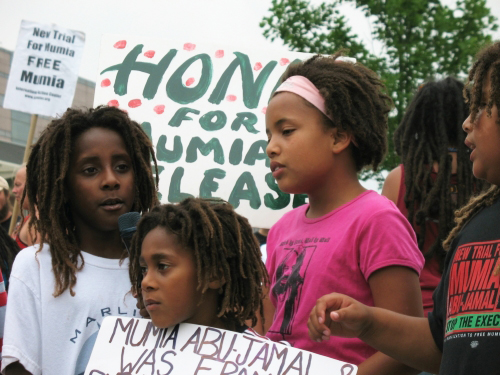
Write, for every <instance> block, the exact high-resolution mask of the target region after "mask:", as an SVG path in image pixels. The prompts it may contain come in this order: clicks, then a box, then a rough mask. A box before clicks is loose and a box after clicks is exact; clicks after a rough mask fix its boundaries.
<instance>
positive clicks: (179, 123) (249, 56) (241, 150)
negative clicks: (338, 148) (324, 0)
mask: <svg viewBox="0 0 500 375" xmlns="http://www.w3.org/2000/svg"><path fill="white" fill-rule="evenodd" d="M309 56H310V55H309V54H303V53H298V52H286V53H283V52H275V51H262V50H258V49H255V48H252V47H251V46H241V48H237V49H230V48H225V46H222V45H218V44H216V43H212V44H209V43H206V44H200V43H192V42H191V41H183V42H176V41H171V40H157V39H144V38H140V37H123V36H116V35H105V36H104V37H103V39H102V45H101V54H100V61H99V74H100V75H99V78H98V79H97V87H96V93H95V101H94V104H95V105H96V106H97V105H100V104H108V105H113V106H118V107H120V108H122V109H124V110H126V111H128V113H129V115H130V117H131V118H132V119H133V120H135V121H137V122H139V123H140V124H143V127H144V128H145V129H146V130H147V132H148V133H149V134H150V137H151V139H152V142H153V145H154V147H155V150H156V156H157V159H158V162H159V166H160V167H161V171H160V193H161V196H162V197H161V200H162V202H163V203H166V202H178V201H180V200H182V199H183V198H185V197H187V196H190V195H191V196H201V197H218V198H223V199H225V200H227V201H228V202H230V203H231V204H232V205H233V206H234V207H235V208H236V210H237V211H238V212H239V213H240V214H242V215H243V216H245V217H247V218H248V219H249V221H250V223H251V224H252V226H254V227H261V228H270V227H271V226H272V225H273V224H274V223H275V222H276V221H277V220H278V219H279V218H281V216H282V215H283V213H284V212H286V211H289V210H291V209H292V208H293V207H296V206H298V205H300V204H302V203H304V202H305V197H304V196H290V195H288V194H284V193H282V192H281V191H280V190H279V189H278V186H277V184H276V181H275V180H274V178H273V177H272V174H271V171H270V169H269V164H270V163H269V159H268V157H267V155H266V145H267V136H266V131H265V111H266V108H267V103H268V100H269V97H270V95H271V93H272V92H274V90H275V88H276V85H277V83H278V81H279V79H280V77H281V75H282V74H283V72H284V71H285V69H286V68H287V67H288V66H289V64H290V63H292V62H293V61H295V60H304V59H306V58H308V57H309Z"/></svg>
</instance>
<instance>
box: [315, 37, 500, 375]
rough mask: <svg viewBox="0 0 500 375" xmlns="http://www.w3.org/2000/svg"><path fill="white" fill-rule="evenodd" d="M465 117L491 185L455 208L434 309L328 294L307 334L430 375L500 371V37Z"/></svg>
mask: <svg viewBox="0 0 500 375" xmlns="http://www.w3.org/2000/svg"><path fill="white" fill-rule="evenodd" d="M468 83H469V84H470V83H472V89H471V91H470V93H469V94H468V95H470V115H469V117H468V118H467V119H466V120H465V122H464V124H463V129H464V130H465V132H466V133H467V138H466V139H465V144H466V145H467V146H468V147H469V148H470V149H471V151H472V152H471V154H470V159H471V160H472V164H473V167H472V170H473V173H474V176H475V177H477V178H480V179H483V180H486V181H488V182H489V183H491V184H492V185H493V186H492V187H491V188H490V189H489V190H488V191H487V192H486V193H484V194H482V195H479V196H477V197H474V198H472V199H471V200H470V201H469V203H468V204H467V205H466V206H465V207H463V208H462V209H460V210H459V211H457V213H456V218H455V221H456V223H457V225H456V227H455V228H454V229H453V230H452V231H451V232H450V234H449V236H448V238H447V239H446V240H445V242H444V244H443V246H444V248H445V249H446V250H448V249H449V252H448V253H447V255H446V260H445V268H444V272H443V277H442V279H441V282H440V284H439V286H438V288H437V289H436V291H435V292H434V310H433V311H432V312H431V313H430V314H429V316H428V318H427V319H426V318H415V317H409V316H404V315H401V314H396V313H394V312H392V311H388V310H384V309H377V308H373V307H368V306H366V305H364V304H362V303H360V302H358V301H356V300H354V299H352V298H350V297H347V296H343V295H340V294H330V295H326V296H324V297H323V298H321V299H320V300H319V301H318V303H317V304H316V307H315V308H314V310H313V311H312V312H311V316H310V320H309V334H310V336H311V338H312V339H315V340H319V341H321V340H326V339H328V338H329V336H330V333H331V334H334V335H340V336H344V337H359V338H361V339H362V340H363V341H365V342H366V343H368V344H370V345H372V346H373V347H375V348H377V349H379V350H381V351H383V352H385V353H386V354H389V355H390V356H392V357H394V358H397V359H398V360H400V361H402V362H405V363H407V364H408V365H411V366H413V367H416V368H420V369H422V370H424V371H428V372H431V373H433V374H435V373H438V372H439V374H446V375H448V374H450V375H451V374H453V375H462V374H497V373H498V369H499V368H500V356H499V355H498V351H499V349H500V335H499V331H498V329H499V327H500V303H499V302H500V298H499V295H500V293H499V291H500V200H499V197H500V188H499V187H498V186H499V184H500V167H499V165H500V148H499V147H498V145H499V144H500V118H499V116H498V108H499V107H500V42H496V43H494V44H493V45H491V46H489V47H487V48H485V49H484V50H483V51H481V52H480V53H479V55H478V58H477V61H476V62H475V63H474V65H473V66H472V69H471V71H470V72H469V78H468Z"/></svg>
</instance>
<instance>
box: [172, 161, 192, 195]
mask: <svg viewBox="0 0 500 375" xmlns="http://www.w3.org/2000/svg"><path fill="white" fill-rule="evenodd" d="M183 176H184V168H182V167H177V168H175V171H174V173H173V174H172V178H171V179H170V188H169V189H168V201H169V202H173V203H176V202H180V201H182V200H183V199H186V198H190V197H192V195H191V194H188V193H182V192H181V181H182V177H183Z"/></svg>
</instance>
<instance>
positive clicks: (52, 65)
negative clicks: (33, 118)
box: [3, 21, 85, 117]
mask: <svg viewBox="0 0 500 375" xmlns="http://www.w3.org/2000/svg"><path fill="white" fill-rule="evenodd" d="M84 44H85V34H84V33H82V32H80V31H74V30H68V29H65V28H62V27H59V26H56V25H50V26H49V25H42V24H38V23H36V22H29V21H22V22H21V29H20V31H19V37H18V39H17V47H16V50H15V51H14V56H13V58H12V64H11V67H10V73H9V80H8V82H7V89H6V91H5V98H4V103H3V106H4V108H8V109H15V110H18V111H22V112H27V113H32V114H37V115H45V116H53V117H54V116H56V115H61V114H62V113H64V112H65V111H66V109H67V108H68V107H71V103H72V102H73V96H74V95H75V89H76V83H77V80H78V71H79V69H80V62H81V60H82V55H83V46H84Z"/></svg>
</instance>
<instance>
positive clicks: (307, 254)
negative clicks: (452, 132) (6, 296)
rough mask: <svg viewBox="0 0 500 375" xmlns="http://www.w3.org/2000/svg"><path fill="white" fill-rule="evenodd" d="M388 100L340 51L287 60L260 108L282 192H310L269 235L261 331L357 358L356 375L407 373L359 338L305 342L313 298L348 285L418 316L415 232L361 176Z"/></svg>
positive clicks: (380, 153) (382, 136) (377, 147)
mask: <svg viewBox="0 0 500 375" xmlns="http://www.w3.org/2000/svg"><path fill="white" fill-rule="evenodd" d="M346 60H348V61H346ZM391 104H392V102H391V99H390V98H389V96H388V95H387V94H386V93H385V92H384V86H383V84H382V82H381V81H380V79H379V78H378V77H377V76H376V75H375V73H373V72H372V71H371V70H369V69H367V68H365V67H363V66H362V65H360V64H358V63H353V62H352V61H351V59H345V58H341V57H340V56H339V54H336V55H334V56H314V57H312V58H311V59H309V60H307V61H305V62H303V63H299V64H293V65H291V66H290V68H289V69H288V70H287V72H286V73H285V74H284V77H283V83H282V84H281V86H280V87H279V88H278V89H277V90H276V92H275V93H274V95H273V96H272V98H271V100H270V102H269V105H268V107H267V112H266V132H267V135H268V140H269V144H268V146H267V154H268V156H269V158H270V159H271V171H272V174H273V176H274V178H275V179H276V181H277V183H278V185H279V188H280V189H281V190H282V191H284V192H286V193H289V194H307V196H308V198H309V204H307V205H304V206H301V207H299V208H296V209H295V210H293V211H291V212H289V213H288V214H286V215H285V216H284V217H283V218H282V219H281V220H280V221H278V223H276V224H275V225H274V226H273V228H272V229H271V231H270V232H269V236H268V241H267V251H268V259H267V263H266V266H267V269H268V271H269V275H270V281H271V283H270V293H269V296H270V300H271V302H272V304H273V307H274V317H273V318H272V319H271V317H270V316H269V317H268V319H267V320H268V321H269V322H271V325H270V327H269V329H268V331H267V336H268V337H270V338H271V339H273V340H287V341H288V342H290V343H291V344H292V345H294V346H295V347H299V348H301V349H306V350H310V351H313V352H316V353H319V354H323V355H327V356H330V357H333V358H336V359H339V360H342V361H346V362H351V363H354V364H356V365H358V366H359V371H358V374H368V373H373V374H390V373H398V374H404V373H411V372H412V371H413V370H411V369H409V368H406V367H405V366H403V365H401V364H400V363H398V362H396V361H394V360H393V359H391V358H389V357H387V356H385V355H384V354H382V353H377V352H376V351H375V350H374V349H372V348H371V347H369V346H368V345H366V344H365V343H363V342H362V341H360V340H359V339H356V338H354V339H352V338H335V339H332V340H330V341H329V342H328V343H327V344H326V345H325V344H324V343H323V344H320V343H317V342H315V341H312V340H310V339H309V337H308V334H307V320H308V317H309V313H310V311H311V309H312V308H313V306H314V305H315V303H316V300H317V299H318V298H320V297H321V296H323V295H324V294H326V293H328V291H329V293H331V292H334V291H336V292H338V291H344V292H343V293H346V294H349V295H356V296H357V298H358V299H361V300H363V301H364V303H366V304H368V305H372V306H379V307H385V308H387V309H390V310H394V311H397V312H400V313H404V314H409V315H414V316H422V314H423V312H422V301H421V294H420V287H419V280H418V275H419V273H420V271H421V269H422V266H423V263H424V260H423V257H422V254H421V252H420V251H419V250H418V247H417V245H416V239H415V234H414V233H413V231H412V229H411V226H410V225H409V223H408V221H407V220H406V219H405V218H404V216H403V215H401V213H400V212H399V210H398V209H397V208H396V206H395V205H394V204H393V203H392V202H390V201H389V200H388V199H386V198H385V197H382V196H380V195H379V194H377V193H376V192H374V191H368V190H366V189H365V188H363V186H362V185H361V184H360V182H359V180H358V172H359V171H360V170H361V169H362V168H363V167H365V166H371V167H372V168H373V169H376V168H377V166H378V165H379V163H380V162H381V161H382V159H383V157H384V154H385V152H386V150H387V136H386V134H387V126H388V125H387V116H388V113H389V111H390V109H391ZM269 310H271V312H272V310H273V309H269Z"/></svg>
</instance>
